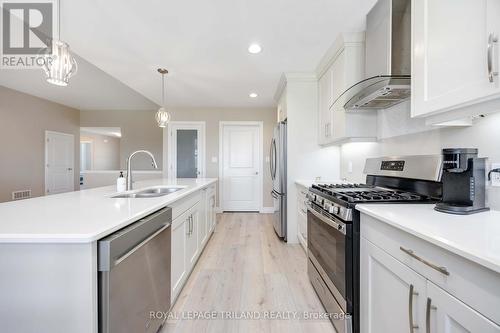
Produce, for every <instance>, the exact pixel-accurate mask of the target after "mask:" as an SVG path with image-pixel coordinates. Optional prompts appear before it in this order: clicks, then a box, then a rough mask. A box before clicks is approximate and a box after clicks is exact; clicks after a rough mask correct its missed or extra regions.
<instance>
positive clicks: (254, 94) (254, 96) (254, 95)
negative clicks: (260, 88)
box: [248, 93, 259, 98]
mask: <svg viewBox="0 0 500 333" xmlns="http://www.w3.org/2000/svg"><path fill="white" fill-rule="evenodd" d="M248 96H250V98H256V97H257V96H259V95H257V93H250V94H249V95H248Z"/></svg>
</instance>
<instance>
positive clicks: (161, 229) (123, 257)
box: [113, 223, 170, 266]
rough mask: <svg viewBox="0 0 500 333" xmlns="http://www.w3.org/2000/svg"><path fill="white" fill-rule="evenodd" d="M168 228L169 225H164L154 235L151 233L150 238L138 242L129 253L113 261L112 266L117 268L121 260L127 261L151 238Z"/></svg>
mask: <svg viewBox="0 0 500 333" xmlns="http://www.w3.org/2000/svg"><path fill="white" fill-rule="evenodd" d="M168 227H170V223H169V224H166V225H164V226H163V227H161V228H160V229H158V230H157V231H156V232H155V233H153V234H152V235H151V236H149V237H148V238H146V239H145V240H143V241H142V242H140V243H139V244H137V245H136V246H134V247H133V248H132V249H131V250H130V251H128V252H127V253H125V254H124V255H122V256H121V257H120V258H118V259H116V260H115V261H114V265H113V266H118V265H119V264H120V263H121V262H122V261H123V260H125V259H127V258H128V257H130V256H131V255H132V254H134V253H135V251H137V250H139V249H140V248H141V247H143V246H144V245H146V244H147V243H149V242H150V241H151V240H152V239H153V238H155V237H156V236H158V235H159V234H161V233H162V232H163V231H164V230H165V229H167V228H168Z"/></svg>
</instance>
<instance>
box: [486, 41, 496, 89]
mask: <svg viewBox="0 0 500 333" xmlns="http://www.w3.org/2000/svg"><path fill="white" fill-rule="evenodd" d="M496 43H498V37H497V36H495V34H493V33H490V35H489V36H488V52H487V53H488V79H489V80H490V82H493V81H494V77H495V76H497V75H498V72H495V71H494V70H493V49H494V44H496Z"/></svg>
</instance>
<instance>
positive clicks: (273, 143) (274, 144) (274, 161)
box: [271, 139, 278, 180]
mask: <svg viewBox="0 0 500 333" xmlns="http://www.w3.org/2000/svg"><path fill="white" fill-rule="evenodd" d="M272 152H273V170H272V171H273V172H272V174H271V177H272V178H273V180H275V179H276V164H277V163H276V159H277V158H278V156H277V154H276V140H275V139H273V142H272Z"/></svg>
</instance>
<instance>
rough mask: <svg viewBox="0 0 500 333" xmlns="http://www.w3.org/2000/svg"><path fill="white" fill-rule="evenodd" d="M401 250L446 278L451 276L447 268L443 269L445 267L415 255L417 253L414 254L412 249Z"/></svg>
mask: <svg viewBox="0 0 500 333" xmlns="http://www.w3.org/2000/svg"><path fill="white" fill-rule="evenodd" d="M399 249H400V250H401V251H403V252H404V253H406V254H407V255H409V256H410V257H412V258H414V259H417V260H418V261H420V262H421V263H423V264H424V265H427V266H429V267H430V268H432V269H435V270H436V271H438V272H439V273H441V274H444V275H446V276H449V275H450V272H448V270H447V269H446V267H443V266H438V265H435V264H433V263H431V262H429V261H427V260H425V259H423V258H421V257H419V256H417V255H416V254H415V252H413V250H410V249H405V248H404V247H402V246H400V247H399Z"/></svg>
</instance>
